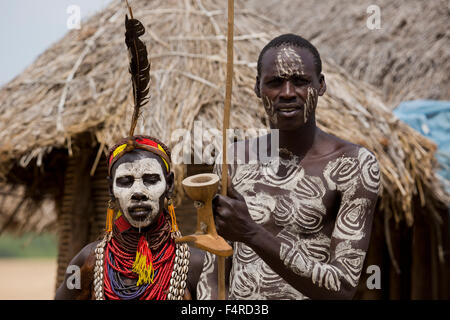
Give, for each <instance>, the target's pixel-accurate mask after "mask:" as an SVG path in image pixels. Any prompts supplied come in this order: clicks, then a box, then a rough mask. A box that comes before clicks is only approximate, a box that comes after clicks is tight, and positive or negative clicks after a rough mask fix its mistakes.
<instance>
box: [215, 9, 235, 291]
mask: <svg viewBox="0 0 450 320" xmlns="http://www.w3.org/2000/svg"><path fill="white" fill-rule="evenodd" d="M233 36H234V0H228V34H227V77H226V88H225V105H224V111H223V128H222V148H223V149H222V159H223V165H222V181H221V182H222V184H221V187H222V188H221V194H222V195H225V196H226V195H227V184H228V165H227V129H228V127H229V126H230V107H231V92H232V89H233V64H234V61H233V44H234V40H233ZM217 258H218V260H217V264H218V270H217V272H218V274H217V278H218V291H219V294H218V298H219V300H225V257H220V256H217Z"/></svg>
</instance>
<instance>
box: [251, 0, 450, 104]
mask: <svg viewBox="0 0 450 320" xmlns="http://www.w3.org/2000/svg"><path fill="white" fill-rule="evenodd" d="M248 5H249V6H251V7H253V8H255V10H256V11H257V12H258V11H259V12H263V13H267V12H270V17H271V19H273V20H275V21H276V22H277V23H279V24H280V25H283V26H284V27H286V28H287V29H288V30H289V31H291V32H294V33H297V34H300V35H303V36H304V37H305V38H307V39H309V40H311V41H312V42H313V43H314V44H315V45H316V46H318V47H319V48H320V52H321V54H322V55H325V56H327V57H329V58H332V59H334V61H335V62H336V63H337V64H338V65H340V66H342V67H343V68H344V69H345V70H346V71H347V72H348V73H349V74H350V75H352V76H353V77H355V78H356V79H360V80H364V81H365V82H368V83H370V84H372V85H374V86H376V87H378V88H380V89H381V90H382V94H383V98H384V100H385V101H386V103H387V106H388V107H389V108H391V109H392V108H395V107H396V106H398V104H399V103H400V102H402V101H406V100H414V99H435V100H450V90H449V85H450V76H449V75H450V50H448V43H449V41H450V20H449V18H448V1H446V0H434V1H421V0H402V1H389V0H377V1H370V0H356V1H355V0H341V1H334V0H323V1H314V0H302V1H300V0H264V1H261V0H250V1H249V2H248ZM374 6H376V7H374ZM378 9H379V10H378ZM378 17H379V18H380V19H379V20H378V21H379V25H378V24H377V22H378V21H377V20H376V19H377V18H378ZM378 27H379V28H380V29H377V28H378Z"/></svg>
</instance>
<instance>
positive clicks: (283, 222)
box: [233, 166, 339, 235]
mask: <svg viewBox="0 0 450 320" xmlns="http://www.w3.org/2000/svg"><path fill="white" fill-rule="evenodd" d="M235 173H236V174H235V175H234V177H233V184H234V187H235V189H236V190H237V191H238V192H240V193H241V194H242V196H243V197H244V198H245V200H246V203H247V207H248V209H249V213H250V215H251V217H252V218H253V220H255V221H256V222H257V223H260V224H264V225H267V226H268V227H270V228H272V229H273V230H277V229H278V230H281V229H284V228H288V229H291V230H292V231H293V232H295V233H300V234H304V235H312V234H316V233H318V232H320V231H321V230H323V229H324V228H325V229H330V228H327V225H333V224H334V220H335V218H336V215H337V210H338V208H339V193H338V192H337V191H336V190H330V188H328V187H327V184H326V181H325V179H324V178H323V176H321V175H320V174H317V175H314V174H308V171H307V170H306V169H305V168H303V167H301V166H291V167H286V168H285V170H284V171H280V170H278V171H277V172H275V170H274V168H270V167H268V166H242V167H240V168H238V170H236V172H235ZM270 225H274V226H276V227H274V226H270ZM323 231H325V230H323ZM274 233H276V232H274ZM325 233H331V230H330V231H328V230H326V231H325Z"/></svg>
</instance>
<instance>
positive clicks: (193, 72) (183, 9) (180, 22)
mask: <svg viewBox="0 0 450 320" xmlns="http://www.w3.org/2000/svg"><path fill="white" fill-rule="evenodd" d="M132 6H133V8H134V15H135V17H136V18H138V19H140V20H141V21H142V22H143V23H144V25H145V26H146V29H147V33H146V35H145V37H144V41H145V42H146V44H147V46H148V51H149V55H150V59H151V63H152V70H151V75H152V78H151V83H152V84H151V99H150V103H149V105H148V106H147V107H146V110H145V112H144V114H143V116H142V119H141V120H140V122H139V123H138V126H137V129H136V133H143V134H144V133H145V134H151V135H154V136H157V137H160V138H162V139H163V140H164V141H165V142H168V141H170V132H172V131H173V130H175V129H177V128H188V129H191V128H192V126H193V122H194V120H200V121H202V122H203V127H204V128H207V127H215V128H219V129H220V128H221V121H222V119H221V118H222V107H223V100H224V88H225V85H224V83H225V63H226V49H225V48H226V39H225V35H226V6H225V4H224V2H223V1H219V0H186V1H184V2H180V1H178V0H165V1H156V0H155V1H132ZM272 12H273V11H272ZM125 13H126V9H125V6H124V3H123V2H122V1H114V2H113V3H111V4H110V5H109V6H108V7H107V8H106V9H105V10H104V11H103V12H101V13H99V14H97V15H95V16H93V17H91V18H90V19H89V20H87V21H86V22H84V23H83V24H82V29H81V30H79V31H71V32H69V33H68V34H67V35H66V36H65V37H64V38H63V39H61V40H60V41H58V42H57V43H56V44H54V45H53V46H51V47H50V48H49V49H48V50H47V51H45V52H44V53H43V54H42V55H41V56H40V57H39V58H38V59H37V60H36V61H35V62H34V63H33V64H32V65H30V66H29V67H28V68H27V69H26V70H25V71H24V72H23V73H22V74H20V75H19V76H18V77H16V78H15V79H14V80H12V81H11V82H10V83H8V84H6V85H5V86H4V87H3V88H2V89H1V90H0V101H1V107H0V141H1V144H0V172H2V173H3V174H4V175H6V173H7V172H8V170H10V168H11V167H12V165H13V164H14V163H17V162H20V163H21V164H22V165H23V166H27V164H28V163H30V162H32V161H38V162H39V161H42V159H43V155H44V154H45V153H46V152H48V150H50V149H52V148H67V149H68V150H70V148H71V138H72V137H73V136H75V135H76V134H78V133H81V132H85V131H89V132H91V133H92V134H93V135H95V137H96V138H97V140H98V142H99V143H104V145H105V146H111V145H112V144H113V143H114V142H115V141H116V140H117V139H118V138H121V137H124V136H126V135H127V132H126V130H127V127H128V126H129V122H130V121H129V119H130V116H131V115H130V112H129V110H130V107H131V96H132V95H131V90H130V89H131V83H130V80H129V74H128V69H127V68H128V66H127V65H128V58H127V52H126V47H125V44H124V26H123V23H124V16H125ZM285 31H286V30H283V29H282V28H280V27H279V26H278V25H277V24H276V23H273V22H272V21H271V20H270V19H268V18H267V17H264V16H262V15H258V14H255V13H254V10H249V9H245V8H244V7H243V5H242V3H241V1H237V3H236V17H235V37H236V39H235V72H234V86H233V106H232V116H231V127H232V128H241V129H246V128H258V127H265V124H266V119H265V113H264V109H263V107H262V104H261V103H260V101H258V99H257V98H256V96H255V95H254V93H253V85H254V80H255V76H256V60H257V57H258V54H259V51H260V50H261V49H262V47H263V46H264V45H265V44H266V43H267V42H268V41H269V40H270V39H271V38H273V37H274V36H276V35H279V34H280V33H282V32H285ZM319 51H322V48H321V46H320V45H319ZM324 73H325V75H326V79H327V87H328V91H327V93H326V94H325V96H324V97H323V98H321V99H320V100H319V106H318V115H317V119H318V123H319V126H320V127H321V128H322V129H324V130H325V131H326V132H329V133H332V134H335V135H336V136H338V137H341V138H343V139H346V140H349V141H351V142H354V143H357V144H360V145H363V146H365V147H367V148H368V149H370V150H372V151H373V152H375V154H376V156H377V158H378V160H379V162H380V164H381V170H382V183H383V187H384V188H383V190H384V191H383V194H382V198H381V199H382V200H381V208H382V209H383V210H384V212H385V214H387V215H388V216H392V217H394V218H395V220H396V221H397V222H398V221H401V220H406V221H407V223H408V225H411V224H412V223H413V220H414V217H413V213H412V198H413V197H414V195H417V194H418V195H419V197H420V200H421V205H422V206H423V207H425V208H426V209H427V210H428V211H429V212H430V214H435V212H436V211H435V209H434V208H435V206H436V203H437V202H441V201H443V202H444V203H446V202H445V201H446V199H445V194H444V193H443V189H442V187H441V186H439V185H438V182H437V181H438V180H437V179H436V177H435V175H434V171H433V170H434V166H435V160H434V156H433V154H434V151H435V145H434V144H433V143H431V142H430V141H429V140H427V139H425V138H424V137H422V136H421V135H420V134H418V133H417V132H416V131H414V130H412V129H411V128H410V127H408V126H407V125H405V124H403V123H402V122H400V121H399V120H398V119H396V117H395V116H394V115H393V114H392V113H391V112H390V110H389V109H388V108H387V107H386V105H385V104H384V103H383V100H382V98H381V95H380V93H379V92H378V91H377V90H375V89H374V88H373V87H371V86H369V85H367V84H365V83H363V82H361V81H355V80H353V79H352V78H351V77H349V76H348V74H347V73H346V72H345V71H344V70H343V69H341V68H339V67H337V66H336V65H335V64H333V63H331V62H330V61H328V60H327V59H326V55H324ZM169 144H170V143H169ZM177 172H178V181H181V179H182V178H183V176H182V170H178V171H177ZM178 186H179V184H178Z"/></svg>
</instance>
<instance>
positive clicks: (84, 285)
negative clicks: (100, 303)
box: [55, 241, 99, 300]
mask: <svg viewBox="0 0 450 320" xmlns="http://www.w3.org/2000/svg"><path fill="white" fill-rule="evenodd" d="M98 242H99V241H95V242H92V243H89V244H88V245H86V246H85V247H84V248H83V249H81V251H80V252H79V253H78V254H77V255H76V256H75V257H74V258H73V259H72V260H71V261H70V262H69V266H68V269H69V268H71V269H69V270H72V269H73V270H75V268H73V267H71V266H76V267H78V268H79V270H80V272H79V275H80V279H79V283H80V288H79V289H77V288H76V287H74V288H69V286H68V285H67V281H68V280H69V277H71V276H72V275H74V274H75V273H72V272H66V276H65V278H64V280H63V282H62V283H61V285H60V286H59V288H58V289H57V290H56V294H55V300H87V299H90V298H91V286H92V282H93V268H94V265H95V255H94V254H93V252H94V250H95V247H96V246H97V244H98ZM73 270H72V271H73Z"/></svg>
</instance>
